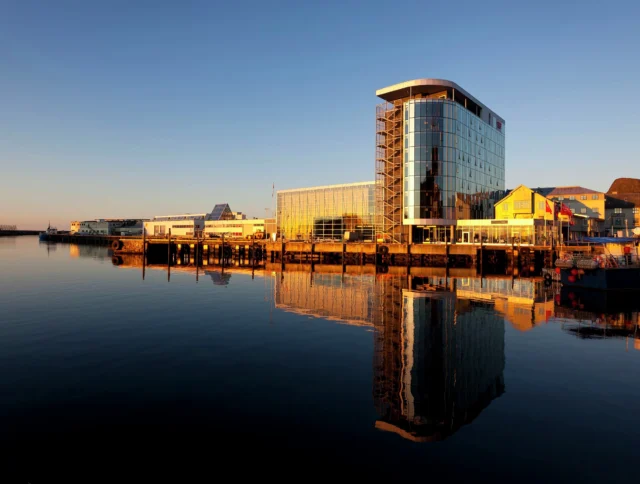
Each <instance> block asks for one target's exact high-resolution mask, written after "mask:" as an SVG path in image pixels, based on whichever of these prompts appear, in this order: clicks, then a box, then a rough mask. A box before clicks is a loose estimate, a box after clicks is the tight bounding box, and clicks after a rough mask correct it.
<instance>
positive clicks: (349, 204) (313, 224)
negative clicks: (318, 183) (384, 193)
mask: <svg viewBox="0 0 640 484" xmlns="http://www.w3.org/2000/svg"><path fill="white" fill-rule="evenodd" d="M374 210H375V182H362V183H350V184H346V185H328V186H322V187H311V188H300V189H294V190H278V194H277V210H276V223H277V226H278V233H279V234H281V235H283V236H284V237H286V238H288V239H302V240H308V239H311V238H314V239H327V240H342V239H343V237H344V233H345V232H347V231H349V232H357V233H359V234H360V235H361V237H362V238H363V239H365V240H373V237H374V233H375V228H374Z"/></svg>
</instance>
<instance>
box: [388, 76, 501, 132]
mask: <svg viewBox="0 0 640 484" xmlns="http://www.w3.org/2000/svg"><path fill="white" fill-rule="evenodd" d="M443 89H455V90H456V91H457V92H459V93H460V94H462V95H463V96H465V97H466V98H467V99H470V100H471V101H473V102H474V103H475V104H477V105H478V106H480V107H481V108H485V109H487V110H488V111H491V112H492V113H493V114H494V115H496V117H498V118H500V121H502V122H503V123H504V122H505V121H504V118H502V116H499V115H498V114H497V113H496V112H495V111H494V110H493V109H491V108H489V107H488V106H486V105H485V104H483V103H481V102H480V101H478V99H476V98H475V97H474V96H472V95H471V94H469V93H468V92H467V91H465V90H464V89H463V88H462V87H460V86H459V85H458V84H456V83H455V82H453V81H449V80H447V79H431V78H426V79H413V80H411V81H405V82H401V83H398V84H393V85H392V86H388V87H383V88H382V89H378V90H377V91H376V96H378V97H379V98H382V99H384V100H385V101H388V102H393V101H395V100H397V99H402V98H406V97H409V96H410V95H412V94H435V93H437V92H439V91H442V90H443Z"/></svg>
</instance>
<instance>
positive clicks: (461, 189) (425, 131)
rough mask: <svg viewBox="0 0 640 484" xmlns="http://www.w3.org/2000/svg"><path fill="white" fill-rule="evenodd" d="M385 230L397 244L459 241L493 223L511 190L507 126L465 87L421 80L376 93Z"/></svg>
mask: <svg viewBox="0 0 640 484" xmlns="http://www.w3.org/2000/svg"><path fill="white" fill-rule="evenodd" d="M376 94H377V95H378V97H380V98H382V99H384V101H385V102H384V103H383V104H380V105H378V107H377V109H376V120H377V124H376V183H377V204H378V205H377V213H378V226H379V227H380V230H381V231H382V233H383V234H385V235H387V236H388V237H389V238H390V239H391V240H392V241H396V242H422V241H424V240H429V241H442V240H445V238H448V237H450V238H453V237H452V231H453V227H454V226H455V223H456V220H460V219H482V218H492V217H493V204H494V203H495V202H496V201H498V200H499V199H500V198H502V196H503V194H504V189H505V121H504V119H503V118H501V117H500V116H498V115H497V114H495V113H494V112H493V111H491V110H490V109H489V108H487V107H486V106H485V105H483V104H482V103H481V102H479V101H478V100H477V99H476V98H474V97H473V96H471V95H470V94H469V93H467V92H466V91H464V90H463V89H462V88H461V87H460V86H458V85H457V84H455V83H453V82H451V81H445V80H439V79H419V80H414V81H408V82H404V83H402V84H396V85H393V86H390V87H387V88H384V89H380V90H378V91H377V92H376Z"/></svg>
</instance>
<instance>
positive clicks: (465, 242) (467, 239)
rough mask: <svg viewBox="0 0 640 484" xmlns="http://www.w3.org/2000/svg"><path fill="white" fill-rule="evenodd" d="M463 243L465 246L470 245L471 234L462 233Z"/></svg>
mask: <svg viewBox="0 0 640 484" xmlns="http://www.w3.org/2000/svg"><path fill="white" fill-rule="evenodd" d="M462 243H463V244H468V243H469V232H462Z"/></svg>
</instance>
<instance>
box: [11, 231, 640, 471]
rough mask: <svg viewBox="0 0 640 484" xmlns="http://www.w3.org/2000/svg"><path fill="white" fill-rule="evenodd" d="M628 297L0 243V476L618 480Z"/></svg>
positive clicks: (638, 436)
mask: <svg viewBox="0 0 640 484" xmlns="http://www.w3.org/2000/svg"><path fill="white" fill-rule="evenodd" d="M134 262H135V261H134ZM292 269H294V268H292ZM634 304H636V303H635V302H634V301H629V300H628V299H627V300H625V299H622V300H620V301H618V300H611V298H609V299H608V300H605V299H604V298H603V297H602V296H600V297H597V296H594V295H592V294H573V293H572V294H565V293H564V292H562V291H560V290H559V289H558V288H555V287H545V286H544V284H541V283H539V282H538V283H532V282H531V281H527V280H515V281H512V280H511V279H487V280H480V279H475V278H465V279H445V278H441V277H430V278H418V277H407V276H401V277H394V276H389V275H388V274H385V275H377V276H376V275H369V274H360V275H358V274H355V275H345V276H342V275H340V274H328V273H315V274H310V273H308V272H297V271H294V270H291V271H289V270H287V271H285V272H284V273H276V272H270V271H266V272H264V271H256V272H255V273H254V274H252V273H251V271H241V270H227V271H225V273H222V272H221V271H220V270H219V268H218V269H215V268H200V269H198V274H197V280H196V269H195V268H193V267H186V268H177V267H175V268H172V270H171V278H170V281H168V280H167V273H166V269H165V268H163V267H162V266H158V267H151V268H147V269H146V271H145V277H144V280H143V278H142V268H141V267H140V266H139V265H137V264H135V263H130V264H128V263H127V261H126V260H125V261H124V263H122V264H119V265H114V264H113V263H112V258H111V256H110V253H109V252H108V251H107V249H106V248H99V247H90V246H69V245H62V244H58V245H48V244H45V243H40V242H39V241H38V240H37V238H35V237H18V238H0V441H1V442H2V460H3V461H4V463H5V464H4V471H3V472H5V471H6V472H9V471H10V472H11V473H13V474H14V475H17V476H19V479H20V480H21V481H22V482H27V481H30V482H43V481H48V480H49V479H48V477H51V476H53V475H60V474H63V475H72V474H73V473H79V474H80V475H83V476H85V477H88V479H87V480H88V481H91V476H94V475H95V476H97V475H102V474H103V473H104V472H107V471H114V470H121V471H120V472H125V471H124V470H123V469H130V466H132V465H133V466H135V467H137V468H138V469H143V470H144V469H146V470H148V471H149V472H158V471H160V472H161V471H162V469H164V468H165V467H174V468H178V469H182V470H184V471H185V472H186V471H189V472H194V473H198V474H201V475H205V476H209V477H212V478H213V477H215V476H219V475H221V472H222V471H225V472H227V471H230V472H232V474H230V475H235V476H237V478H238V479H241V478H244V477H247V476H252V477H262V478H264V479H266V478H271V477H274V476H275V477H278V478H292V479H297V480H313V479H314V478H316V477H318V476H322V477H330V478H334V479H338V478H339V477H341V476H344V475H351V476H355V477H362V478H372V477H373V478H383V477H385V478H390V479H398V478H404V477H418V478H421V479H425V480H428V479H434V478H444V479H448V480H451V481H467V482H468V481H470V480H478V479H485V478H494V479H498V480H510V481H515V480H517V481H519V482H540V481H545V482H549V481H552V482H556V481H566V480H571V481H583V482H584V481H602V480H607V482H614V481H634V480H635V479H636V478H637V477H636V475H637V470H635V469H634V467H635V462H636V455H637V452H638V449H640V412H638V404H639V403H640V340H639V339H635V338H636V337H639V338H640V332H638V334H637V324H638V312H637V308H636V307H634ZM81 468H82V469H86V468H88V469H90V470H89V471H86V470H83V471H82V472H81V471H80V469H81ZM87 472H88V473H87ZM122 475H124V474H122Z"/></svg>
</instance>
